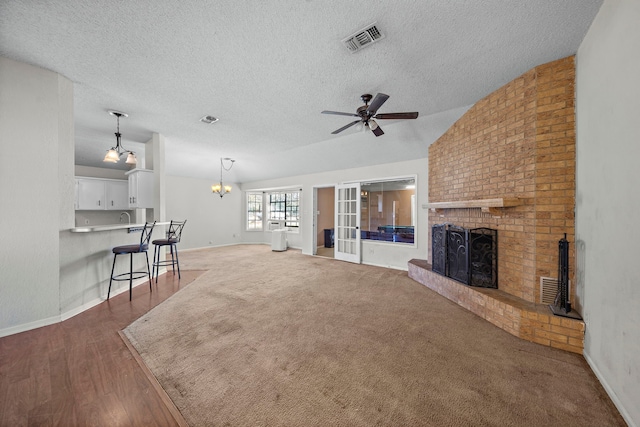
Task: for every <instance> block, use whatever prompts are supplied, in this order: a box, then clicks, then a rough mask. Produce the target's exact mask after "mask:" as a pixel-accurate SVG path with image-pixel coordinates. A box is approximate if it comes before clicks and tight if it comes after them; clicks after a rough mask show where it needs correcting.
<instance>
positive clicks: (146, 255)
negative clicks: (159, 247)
mask: <svg viewBox="0 0 640 427" xmlns="http://www.w3.org/2000/svg"><path fill="white" fill-rule="evenodd" d="M144 256H145V257H147V273H148V275H149V291H151V292H153V288H152V287H151V271H149V255H148V254H147V252H146V251H145V253H144ZM156 283H157V282H156Z"/></svg>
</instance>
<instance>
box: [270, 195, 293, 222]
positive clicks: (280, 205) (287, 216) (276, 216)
mask: <svg viewBox="0 0 640 427" xmlns="http://www.w3.org/2000/svg"><path fill="white" fill-rule="evenodd" d="M269 219H270V220H274V221H282V220H284V226H285V227H299V226H300V192H298V191H291V192H274V193H269Z"/></svg>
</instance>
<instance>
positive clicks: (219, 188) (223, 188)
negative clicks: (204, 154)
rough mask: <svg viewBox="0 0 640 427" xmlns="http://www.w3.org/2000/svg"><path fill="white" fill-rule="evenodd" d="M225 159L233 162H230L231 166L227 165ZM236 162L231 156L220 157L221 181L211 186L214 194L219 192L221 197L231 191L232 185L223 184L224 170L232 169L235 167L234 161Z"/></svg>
mask: <svg viewBox="0 0 640 427" xmlns="http://www.w3.org/2000/svg"><path fill="white" fill-rule="evenodd" d="M224 161H229V162H231V163H230V164H229V167H228V168H227V167H225V165H224ZM234 162H235V160H233V159H231V158H229V157H225V158H222V157H220V182H219V183H218V184H213V185H212V186H211V192H212V193H214V194H219V195H220V197H222V196H224V195H225V194H227V193H231V186H230V185H223V184H222V171H223V170H226V171H227V172H228V171H230V170H231V168H232V167H233V163H234Z"/></svg>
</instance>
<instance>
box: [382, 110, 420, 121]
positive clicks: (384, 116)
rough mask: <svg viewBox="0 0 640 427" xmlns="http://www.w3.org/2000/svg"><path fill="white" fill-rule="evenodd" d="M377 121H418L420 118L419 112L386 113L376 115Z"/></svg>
mask: <svg viewBox="0 0 640 427" xmlns="http://www.w3.org/2000/svg"><path fill="white" fill-rule="evenodd" d="M374 118H376V119H382V120H385V119H391V120H394V119H395V120H402V119H417V118H418V112H417V111H416V112H413V113H386V114H376V115H375V117H374Z"/></svg>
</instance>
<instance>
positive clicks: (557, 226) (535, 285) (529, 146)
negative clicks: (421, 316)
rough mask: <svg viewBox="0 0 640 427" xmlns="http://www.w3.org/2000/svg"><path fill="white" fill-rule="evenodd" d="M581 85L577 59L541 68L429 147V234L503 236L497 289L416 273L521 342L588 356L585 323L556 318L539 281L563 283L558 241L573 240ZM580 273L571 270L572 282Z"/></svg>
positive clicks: (423, 267) (427, 269) (416, 266)
mask: <svg viewBox="0 0 640 427" xmlns="http://www.w3.org/2000/svg"><path fill="white" fill-rule="evenodd" d="M574 82H575V63H574V57H573V56H571V57H567V58H563V59H560V60H557V61H553V62H550V63H548V64H544V65H540V66H538V67H535V68H533V69H532V70H530V71H528V72H526V73H524V74H523V75H521V76H520V77H518V78H516V79H515V80H513V81H511V82H509V83H507V84H506V85H504V86H503V87H501V88H500V89H498V90H496V91H495V92H493V93H491V94H490V95H488V96H487V97H485V98H484V99H482V100H480V101H478V102H477V103H476V104H475V105H474V106H473V107H471V108H470V109H469V111H467V112H466V113H465V114H464V115H463V116H462V117H461V118H460V119H459V120H458V121H457V122H456V123H455V124H454V125H453V126H452V127H451V128H450V129H449V130H448V131H447V132H446V133H445V134H444V135H442V137H440V138H439V139H438V140H437V141H436V142H434V143H433V144H432V145H431V146H430V147H429V204H428V205H427V206H428V208H429V229H431V227H432V226H433V225H434V224H441V223H449V224H455V225H456V226H459V227H465V228H470V229H472V228H481V227H486V228H491V229H495V230H498V236H499V238H498V271H499V275H498V289H476V288H471V287H468V286H466V285H463V284H460V283H458V282H455V281H452V280H451V279H449V278H446V277H442V276H439V275H437V274H435V273H433V272H432V271H431V265H430V264H431V263H430V262H429V261H427V260H412V261H411V262H410V263H409V274H410V276H411V277H412V278H414V279H415V280H417V281H419V282H420V283H423V284H424V285H426V286H429V287H430V288H432V289H434V290H436V291H437V292H439V293H441V294H442V295H444V296H446V297H447V298H449V299H452V300H453V301H455V302H457V303H458V304H460V305H462V306H464V307H466V308H468V309H470V310H471V311H473V312H474V313H476V314H478V315H480V316H482V317H484V318H485V319H487V320H489V321H491V322H492V323H494V324H495V325H497V326H499V327H501V328H503V329H505V330H507V331H508V332H510V333H512V334H514V335H516V336H519V337H521V338H524V339H527V340H530V341H534V342H538V343H540V344H543V345H549V346H552V347H557V348H562V349H565V350H569V351H574V352H577V353H581V352H582V347H583V339H584V323H583V322H582V321H579V320H575V319H567V318H557V317H556V316H553V314H551V312H550V310H549V309H548V307H547V306H546V305H543V304H540V289H539V284H540V278H541V277H552V278H556V277H557V271H558V241H559V240H560V239H561V238H562V237H563V236H564V233H566V234H567V239H568V240H569V242H571V243H572V242H574V241H575V239H574V236H575V222H574V205H575V127H574V124H575V111H574ZM428 234H430V233H428ZM427 246H428V247H429V255H428V257H429V260H433V258H432V254H431V242H429V244H428V245H427ZM569 259H570V260H574V259H575V257H574V247H573V245H570V254H569ZM574 274H575V272H574V265H573V263H570V270H569V280H570V281H571V283H575V280H574ZM570 298H571V300H573V299H574V290H573V289H571V295H570Z"/></svg>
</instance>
